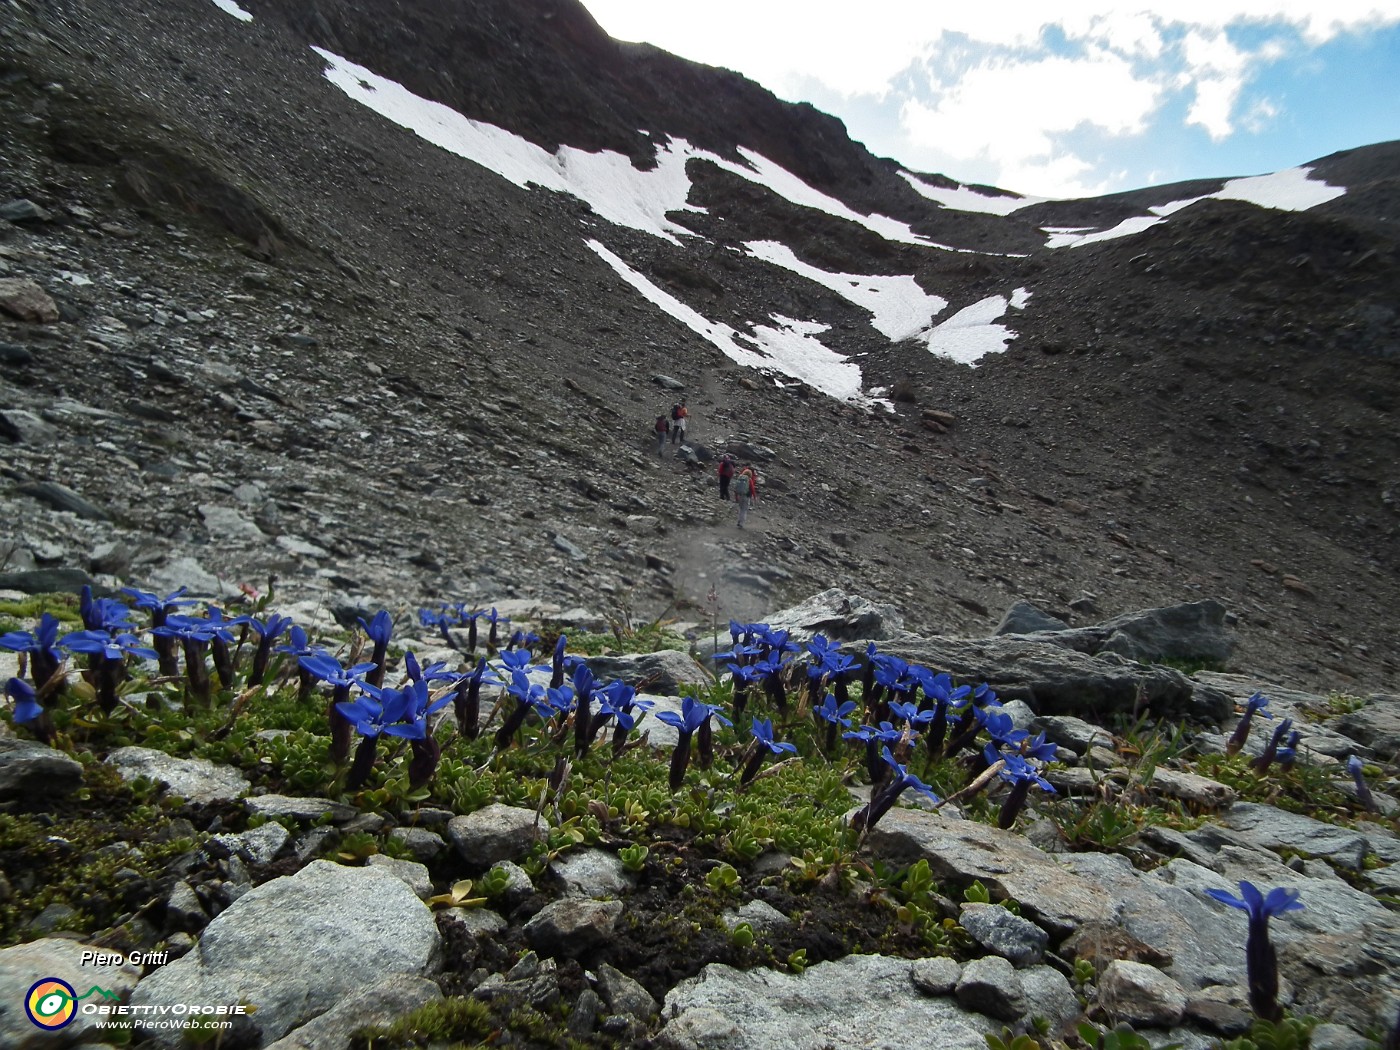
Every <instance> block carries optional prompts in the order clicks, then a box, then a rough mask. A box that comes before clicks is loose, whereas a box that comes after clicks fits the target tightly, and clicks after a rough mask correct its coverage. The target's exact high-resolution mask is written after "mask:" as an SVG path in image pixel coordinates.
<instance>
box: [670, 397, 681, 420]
mask: <svg viewBox="0 0 1400 1050" xmlns="http://www.w3.org/2000/svg"><path fill="white" fill-rule="evenodd" d="M671 418H672V419H680V418H681V403H680V402H679V401H677V402H676V403H675V404H674V405H672V406H671Z"/></svg>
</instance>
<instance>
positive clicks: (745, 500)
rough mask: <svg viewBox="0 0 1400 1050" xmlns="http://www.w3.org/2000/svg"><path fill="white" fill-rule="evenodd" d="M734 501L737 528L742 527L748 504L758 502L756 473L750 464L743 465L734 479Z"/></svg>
mask: <svg viewBox="0 0 1400 1050" xmlns="http://www.w3.org/2000/svg"><path fill="white" fill-rule="evenodd" d="M734 499H735V500H737V501H738V503H739V528H741V529H742V528H743V527H744V519H745V518H747V517H748V516H749V504H750V503H757V502H758V473H757V472H756V471H755V470H754V469H753V464H752V463H745V464H744V469H743V470H741V471H739V473H738V475H737V476H736V477H735V478H734Z"/></svg>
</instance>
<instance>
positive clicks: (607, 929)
mask: <svg viewBox="0 0 1400 1050" xmlns="http://www.w3.org/2000/svg"><path fill="white" fill-rule="evenodd" d="M621 914H622V902H621V901H595V900H592V899H589V898H586V897H564V898H562V899H560V900H557V901H553V902H551V903H549V904H546V905H545V906H544V907H543V908H541V909H540V910H539V911H538V912H536V913H535V916H534V917H533V918H532V919H531V920H530V921H529V922H527V923H526V924H525V939H526V940H527V941H529V942H530V946H531V947H532V948H534V949H535V950H536V951H538V952H539V953H540V954H541V955H550V956H556V955H560V956H577V955H583V954H585V953H587V952H590V951H592V950H593V949H594V948H596V947H598V946H599V945H600V944H602V943H603V942H604V941H606V940H607V939H608V937H609V935H610V934H611V933H612V930H613V927H614V926H615V925H616V924H617V920H618V917H619V916H620V915H621Z"/></svg>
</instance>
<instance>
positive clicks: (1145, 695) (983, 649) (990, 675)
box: [862, 634, 1229, 723]
mask: <svg viewBox="0 0 1400 1050" xmlns="http://www.w3.org/2000/svg"><path fill="white" fill-rule="evenodd" d="M1055 637H1057V636H1055V635H1052V634H1036V635H1016V634H1008V635H1003V636H1002V637H1000V638H982V639H972V640H967V639H961V638H942V637H939V638H920V639H914V640H899V641H894V642H890V643H888V644H887V645H882V646H881V647H880V648H881V651H882V652H889V653H892V654H893V655H895V656H899V657H903V658H904V659H906V660H909V661H911V662H912V663H917V664H922V665H923V666H925V667H928V668H931V669H932V670H934V671H946V672H947V673H949V674H951V675H952V676H953V677H954V678H955V679H958V680H960V681H963V682H987V683H988V684H989V685H991V687H992V688H993V689H995V690H996V691H997V693H998V694H999V695H1001V696H1003V697H1004V698H1007V699H1023V700H1025V701H1026V702H1027V703H1029V704H1030V705H1031V707H1032V708H1034V709H1035V710H1037V711H1038V712H1039V713H1041V714H1043V715H1078V716H1080V717H1082V718H1098V717H1101V716H1103V715H1107V714H1112V713H1115V712H1116V713H1129V712H1132V711H1134V710H1136V709H1149V710H1150V711H1151V712H1152V713H1154V714H1155V715H1157V716H1159V717H1165V718H1181V717H1187V718H1191V719H1193V720H1197V721H1206V722H1212V723H1218V722H1219V721H1220V719H1222V718H1223V717H1224V716H1225V715H1226V714H1227V713H1228V708H1229V705H1228V703H1227V702H1226V701H1225V700H1224V698H1223V697H1220V696H1214V695H1210V694H1207V693H1205V692H1203V691H1200V690H1198V689H1195V688H1193V686H1192V683H1191V681H1190V679H1188V678H1187V677H1186V676H1185V675H1183V674H1182V673H1181V672H1180V671H1177V670H1175V669H1173V668H1170V667H1165V666H1161V665H1150V666H1149V665H1144V664H1140V663H1137V662H1135V661H1132V660H1129V659H1126V658H1125V657H1122V656H1120V655H1117V654H1115V653H1102V654H1100V655H1098V656H1091V655H1089V654H1087V653H1082V652H1078V651H1076V650H1074V649H1070V648H1066V647H1064V646H1062V645H1057V644H1055V642H1054V641H1053V640H1052V639H1054V638H1055ZM862 651H863V650H862Z"/></svg>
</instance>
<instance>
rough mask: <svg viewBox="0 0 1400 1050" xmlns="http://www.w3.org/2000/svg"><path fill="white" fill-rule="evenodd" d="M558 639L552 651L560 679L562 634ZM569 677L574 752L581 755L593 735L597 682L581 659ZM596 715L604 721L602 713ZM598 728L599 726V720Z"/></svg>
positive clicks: (591, 740) (590, 743)
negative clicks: (572, 698) (572, 700)
mask: <svg viewBox="0 0 1400 1050" xmlns="http://www.w3.org/2000/svg"><path fill="white" fill-rule="evenodd" d="M559 641H560V643H561V644H559V645H556V646H555V647H554V653H555V659H557V660H558V661H559V669H560V673H561V681H562V672H563V668H564V661H563V645H562V643H563V641H564V638H563V636H562V635H561V636H560V638H559ZM570 677H571V678H572V680H573V684H574V696H575V698H576V699H575V703H574V754H576V755H580V756H581V755H583V754H584V752H586V751H587V750H588V749H589V747H590V746H592V744H593V737H594V734H595V732H596V730H595V727H594V725H593V722H594V718H593V687H594V686H595V685H596V684H597V682H596V680H595V679H594V677H593V671H592V669H591V668H590V667H589V666H588V665H587V664H586V663H583V662H581V661H580V662H579V663H576V664H574V669H573V674H572V675H571V676H570ZM598 717H599V719H601V720H603V721H606V719H604V718H603V716H602V715H599V716H598ZM598 728H601V722H600V724H599V727H598Z"/></svg>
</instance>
